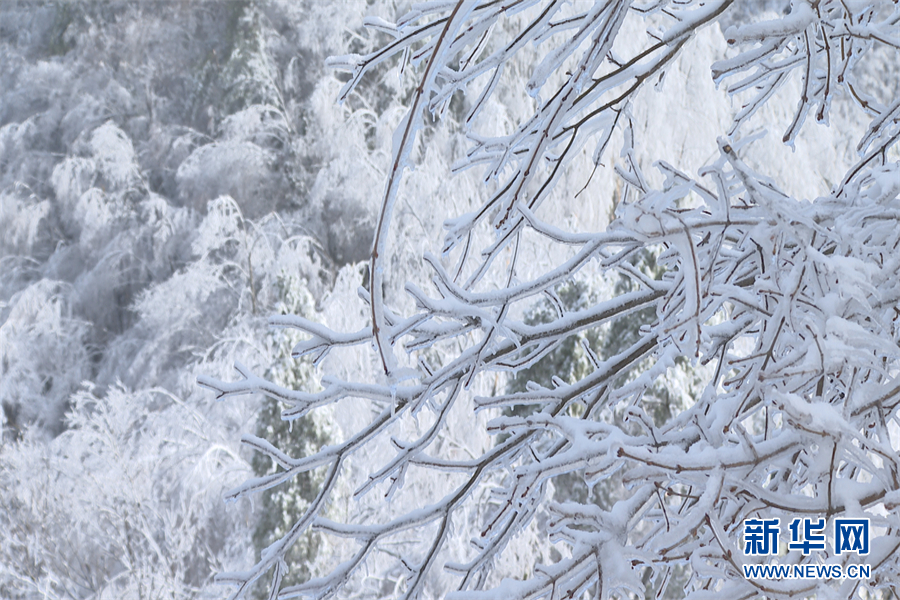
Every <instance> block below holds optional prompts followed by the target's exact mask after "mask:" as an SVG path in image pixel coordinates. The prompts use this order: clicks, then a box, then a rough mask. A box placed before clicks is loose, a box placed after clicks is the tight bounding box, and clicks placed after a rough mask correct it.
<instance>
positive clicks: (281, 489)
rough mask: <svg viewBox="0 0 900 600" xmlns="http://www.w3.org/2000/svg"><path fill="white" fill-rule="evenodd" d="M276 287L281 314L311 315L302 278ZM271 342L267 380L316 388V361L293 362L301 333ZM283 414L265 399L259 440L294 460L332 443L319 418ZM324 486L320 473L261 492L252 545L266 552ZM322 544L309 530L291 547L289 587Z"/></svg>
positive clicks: (263, 460)
mask: <svg viewBox="0 0 900 600" xmlns="http://www.w3.org/2000/svg"><path fill="white" fill-rule="evenodd" d="M277 288H278V292H279V297H280V298H281V302H280V303H279V305H278V307H277V308H278V312H280V313H281V314H294V315H302V316H306V315H310V314H312V313H313V300H312V296H311V295H310V294H309V292H308V291H307V290H306V288H305V287H304V286H303V285H302V282H301V281H300V280H299V278H297V277H295V276H288V275H284V274H282V276H281V277H279V278H278V280H277ZM271 341H272V342H273V348H274V349H275V353H274V354H275V356H276V359H275V360H274V361H273V364H272V367H271V368H270V370H269V371H268V372H267V373H266V377H267V378H268V379H270V380H271V381H274V382H276V383H278V384H279V385H282V386H284V387H287V388H289V389H294V390H311V389H312V388H314V386H315V385H316V384H315V379H314V377H313V375H314V374H313V368H314V367H313V365H312V362H311V361H310V360H309V359H308V358H303V359H299V360H295V359H293V358H291V348H292V347H293V346H294V344H296V343H297V341H299V335H298V334H297V333H296V332H295V331H293V330H279V331H275V332H273V333H272V335H271ZM281 410H282V406H281V405H280V403H279V402H278V401H277V400H275V399H274V398H271V397H267V398H266V399H265V400H264V401H263V405H262V409H261V410H260V412H259V418H258V422H257V430H256V435H257V436H259V437H261V438H263V439H266V440H268V441H269V442H271V443H272V444H274V445H275V446H276V447H278V448H280V449H281V450H283V451H284V452H285V453H287V454H288V455H289V456H294V457H298V456H306V455H309V454H313V453H315V452H317V451H318V450H319V449H320V448H321V447H322V446H324V445H325V444H327V443H328V440H329V434H328V430H327V427H325V426H324V425H323V424H322V423H319V422H318V421H317V420H316V419H315V418H313V417H312V416H306V417H301V418H299V419H295V420H293V421H285V420H283V419H282V418H281ZM251 464H252V466H253V471H254V472H255V474H256V475H257V476H262V475H268V474H271V473H274V472H276V471H277V470H278V469H280V467H278V466H277V465H276V464H275V463H274V462H273V461H272V460H271V459H269V458H268V457H266V456H264V455H262V454H256V455H255V456H254V457H253V460H252V463H251ZM321 483H322V481H321V473H318V472H316V471H311V472H307V473H301V474H299V475H297V476H295V477H292V478H291V479H289V480H288V481H286V482H284V483H283V484H281V485H279V486H277V487H274V488H271V489H268V490H266V491H264V492H262V494H261V495H260V496H261V497H260V501H261V503H262V506H260V507H259V510H258V513H257V514H259V515H260V519H259V521H258V522H257V525H256V529H255V531H254V533H253V543H254V546H255V547H256V549H257V550H258V551H262V550H264V549H265V548H266V547H268V546H269V545H270V544H272V543H273V542H275V541H277V540H279V539H280V538H281V537H283V536H284V535H285V534H286V533H287V532H288V531H289V530H290V528H291V527H292V526H293V525H294V523H295V522H296V521H297V520H298V519H299V518H300V517H301V516H302V515H303V513H304V511H305V510H306V509H307V507H308V506H309V504H310V502H311V501H312V500H313V499H314V498H315V495H316V493H317V492H318V489H319V486H320V485H321ZM320 544H321V536H319V535H317V534H315V533H309V532H308V533H306V534H305V535H304V536H303V537H302V538H301V539H300V540H299V541H298V542H297V543H296V544H294V545H293V547H291V549H290V551H289V552H288V555H287V557H286V558H287V564H288V565H289V567H290V569H291V570H290V571H289V572H288V574H287V575H286V576H285V578H284V584H285V585H293V584H296V583H301V582H303V581H305V580H307V579H308V578H309V577H310V576H311V575H312V574H313V572H312V569H311V566H310V565H311V563H312V562H313V561H314V559H315V557H316V554H317V552H318V550H319V546H320ZM256 590H257V594H258V595H259V597H266V594H267V593H268V592H267V588H266V586H265V585H259V586H257V588H256Z"/></svg>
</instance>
